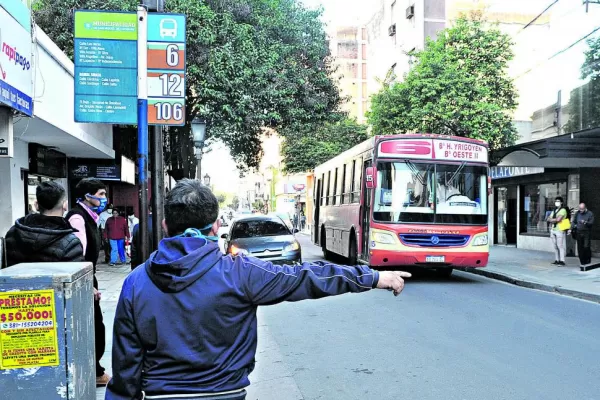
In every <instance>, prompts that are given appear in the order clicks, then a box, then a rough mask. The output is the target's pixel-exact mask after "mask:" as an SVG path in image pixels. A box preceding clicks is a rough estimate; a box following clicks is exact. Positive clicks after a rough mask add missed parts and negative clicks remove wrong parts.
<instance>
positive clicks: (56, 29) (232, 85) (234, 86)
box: [34, 0, 342, 178]
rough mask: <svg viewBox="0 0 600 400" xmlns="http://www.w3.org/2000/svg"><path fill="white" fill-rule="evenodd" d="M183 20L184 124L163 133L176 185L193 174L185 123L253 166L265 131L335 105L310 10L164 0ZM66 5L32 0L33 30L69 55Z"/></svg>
mask: <svg viewBox="0 0 600 400" xmlns="http://www.w3.org/2000/svg"><path fill="white" fill-rule="evenodd" d="M137 3H138V1H137V0H80V1H78V2H77V7H78V8H81V9H94V10H116V11H133V10H135V8H136V5H137ZM165 3H166V8H167V11H168V12H174V13H184V14H186V16H187V43H186V54H187V91H186V121H187V124H186V125H185V126H183V127H177V128H172V129H170V130H169V133H168V134H167V139H166V141H165V142H166V143H165V150H166V151H165V159H166V162H167V164H168V165H170V169H171V170H172V171H174V173H175V177H176V178H183V177H193V176H194V174H195V168H194V165H195V156H194V148H193V140H192V137H191V127H190V122H191V121H192V120H193V119H194V118H195V117H199V118H202V119H204V120H206V121H207V137H208V138H210V139H212V140H220V141H223V142H224V143H225V144H226V145H227V146H228V147H229V148H230V150H231V154H232V156H233V158H234V159H235V160H236V161H237V162H238V165H240V166H242V167H257V166H258V164H259V161H260V157H261V143H262V142H261V136H262V134H263V132H264V129H265V128H273V129H276V130H282V131H284V130H285V128H287V127H290V126H294V125H302V124H314V123H321V122H323V121H328V120H329V119H330V118H331V115H332V114H334V113H335V111H337V110H338V107H339V105H340V103H341V101H342V99H341V98H340V95H339V92H338V89H337V86H336V84H335V81H334V80H333V79H332V76H333V73H334V67H333V64H332V63H331V59H330V54H329V46H328V42H327V36H326V34H325V30H324V27H323V24H322V22H321V20H320V18H319V17H320V15H321V11H320V10H316V11H313V10H307V9H306V8H304V6H303V5H302V4H301V2H300V1H299V0H269V1H265V0H205V1H197V0H167V1H166V2H165ZM73 4H74V3H73V1H72V0H38V1H37V2H36V3H35V9H34V17H35V20H36V23H37V24H38V25H39V26H40V27H41V28H42V29H43V30H44V31H45V32H46V33H47V34H48V35H49V36H50V37H51V38H52V40H54V41H55V43H57V45H58V46H59V47H60V48H61V49H62V50H63V51H65V53H67V54H68V55H69V56H71V57H72V56H73V32H72V31H73V28H72V25H73V22H72V7H73Z"/></svg>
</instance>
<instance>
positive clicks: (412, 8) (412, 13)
mask: <svg viewBox="0 0 600 400" xmlns="http://www.w3.org/2000/svg"><path fill="white" fill-rule="evenodd" d="M414 16H415V6H414V5H412V6H409V7H408V8H407V9H406V19H411V18H412V17H414Z"/></svg>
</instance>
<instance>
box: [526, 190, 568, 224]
mask: <svg viewBox="0 0 600 400" xmlns="http://www.w3.org/2000/svg"><path fill="white" fill-rule="evenodd" d="M522 192H523V197H522V198H523V203H522V204H523V208H522V209H523V213H522V214H521V215H522V216H521V218H522V222H521V227H522V228H521V229H522V233H529V234H533V235H544V236H545V235H548V234H549V232H550V225H549V224H548V223H547V222H546V220H547V219H548V216H549V215H550V214H551V213H552V211H553V210H554V199H555V198H556V197H558V196H560V197H562V198H563V199H564V198H567V182H566V181H560V182H553V183H543V184H538V185H524V186H523V187H522Z"/></svg>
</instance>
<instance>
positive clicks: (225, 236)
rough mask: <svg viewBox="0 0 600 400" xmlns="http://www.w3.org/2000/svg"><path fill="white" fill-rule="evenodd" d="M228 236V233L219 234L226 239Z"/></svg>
mask: <svg viewBox="0 0 600 400" xmlns="http://www.w3.org/2000/svg"><path fill="white" fill-rule="evenodd" d="M228 237H229V235H228V234H226V233H224V234H222V235H221V239H227V238H228Z"/></svg>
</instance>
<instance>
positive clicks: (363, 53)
mask: <svg viewBox="0 0 600 400" xmlns="http://www.w3.org/2000/svg"><path fill="white" fill-rule="evenodd" d="M362 59H363V60H366V59H367V45H366V44H363V45H362Z"/></svg>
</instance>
